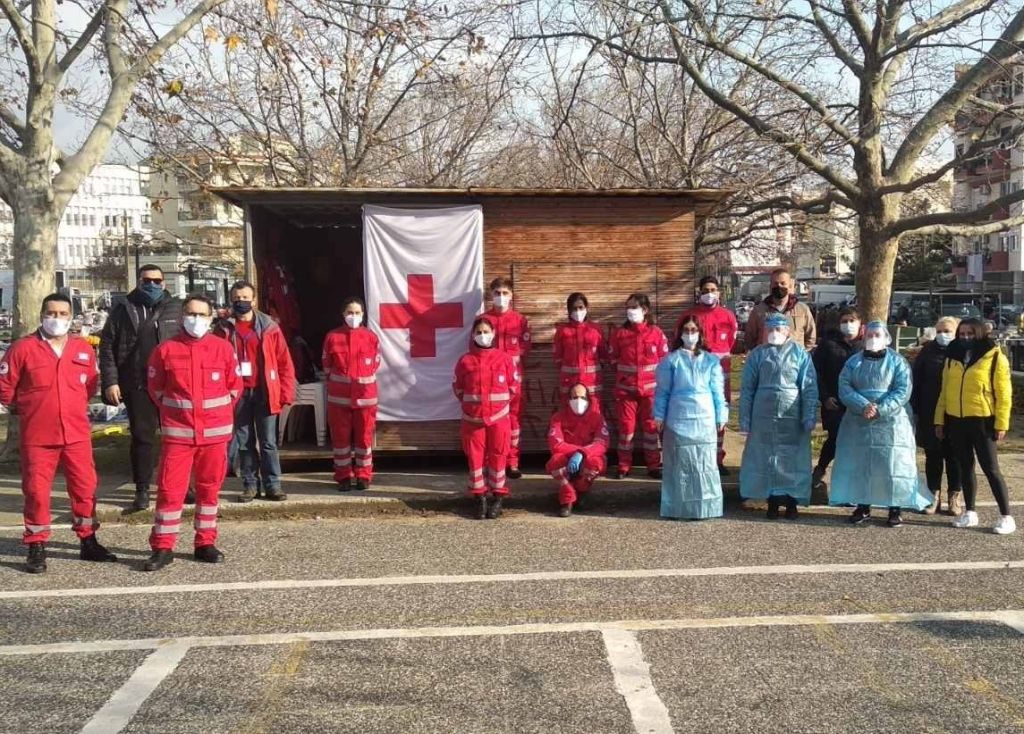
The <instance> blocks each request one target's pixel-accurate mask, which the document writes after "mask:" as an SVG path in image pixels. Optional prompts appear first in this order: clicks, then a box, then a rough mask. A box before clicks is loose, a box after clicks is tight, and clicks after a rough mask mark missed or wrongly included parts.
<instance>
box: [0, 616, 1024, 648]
mask: <svg viewBox="0 0 1024 734" xmlns="http://www.w3.org/2000/svg"><path fill="white" fill-rule="evenodd" d="M914 622H997V623H999V624H1006V625H1009V626H1011V627H1014V629H1017V627H1016V626H1015V625H1017V624H1020V625H1021V626H1022V627H1024V610H1019V609H1003V610H998V611H990V610H983V611H963V612H899V613H892V614H791V615H769V616H763V617H690V618H684V619H634V620H621V621H612V622H536V623H530V624H511V625H478V626H468V627H384V628H378V629H346V630H327V631H323V632H313V631H308V632H273V633H264V634H253V635H215V636H207V637H173V638H167V637H150V638H140V639H132V640H96V641H93V642H49V643H40V644H33V645H3V646H0V656H7V655H46V654H56V653H63V654H73V653H98V652H113V651H117V650H155V649H157V648H161V647H165V646H167V645H170V644H172V643H174V644H181V645H184V646H186V647H190V648H191V647H247V646H259V645H288V644H292V643H296V642H344V641H352V640H396V639H403V640H414V639H423V638H441V637H496V636H503V635H540V634H571V633H580V632H600V633H603V632H604V631H606V630H624V631H629V632H651V631H665V630H688V629H692V630H705V629H728V628H733V627H799V626H807V625H848V624H908V623H914Z"/></svg>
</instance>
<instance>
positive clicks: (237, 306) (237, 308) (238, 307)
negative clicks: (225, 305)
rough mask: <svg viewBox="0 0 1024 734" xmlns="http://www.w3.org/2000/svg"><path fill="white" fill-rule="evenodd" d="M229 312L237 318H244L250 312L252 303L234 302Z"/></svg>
mask: <svg viewBox="0 0 1024 734" xmlns="http://www.w3.org/2000/svg"><path fill="white" fill-rule="evenodd" d="M231 310H232V311H234V312H235V313H236V314H238V315H239V316H244V315H245V314H247V313H249V312H250V311H252V301H235V302H234V303H232V304H231Z"/></svg>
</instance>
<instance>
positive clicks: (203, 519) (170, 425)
mask: <svg viewBox="0 0 1024 734" xmlns="http://www.w3.org/2000/svg"><path fill="white" fill-rule="evenodd" d="M148 377H149V379H148V388H149V396H150V398H151V399H152V400H153V403H154V404H155V405H156V406H157V407H158V408H159V410H160V436H161V450H160V472H159V474H160V476H159V484H158V486H157V495H156V513H155V515H154V524H153V532H152V533H151V534H150V536H149V546H150V548H152V549H153V550H155V551H157V550H173V549H174V544H175V543H176V542H177V540H178V532H179V531H180V529H181V508H182V505H183V504H184V502H185V492H186V491H187V490H188V484H189V481H188V480H189V477H190V476H191V475H192V474H193V473H194V474H195V488H196V513H195V523H194V524H195V531H196V536H195V547H196V548H200V547H202V546H205V545H213V544H214V543H215V542H216V541H217V499H218V494H219V493H220V487H221V484H222V483H223V482H224V476H225V474H226V472H227V444H228V442H230V441H231V437H232V435H234V431H235V416H234V407H235V401H236V400H237V399H238V396H239V394H240V393H241V390H242V377H241V369H240V368H239V366H238V359H237V357H236V356H235V350H234V348H233V347H232V346H231V344H230V343H229V342H227V341H225V340H224V339H221V338H219V337H217V336H215V335H213V334H212V333H211V334H207V335H206V336H204V337H203V338H201V339H196V338H194V337H192V336H189V335H188V334H187V333H184V332H182V333H181V334H179V335H178V336H176V337H174V338H173V339H169V340H167V341H165V342H163V343H162V344H160V346H158V347H157V348H156V349H155V350H153V353H152V354H151V355H150V357H149V375H148Z"/></svg>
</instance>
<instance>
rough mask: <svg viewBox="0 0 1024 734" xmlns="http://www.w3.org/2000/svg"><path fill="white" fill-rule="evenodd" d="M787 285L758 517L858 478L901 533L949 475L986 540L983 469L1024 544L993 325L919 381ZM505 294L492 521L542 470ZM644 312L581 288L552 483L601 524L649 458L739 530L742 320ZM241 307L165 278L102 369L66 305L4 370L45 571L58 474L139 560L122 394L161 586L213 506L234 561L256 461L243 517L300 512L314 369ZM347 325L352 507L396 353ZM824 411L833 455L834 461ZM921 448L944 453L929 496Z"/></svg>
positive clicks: (483, 344) (755, 452)
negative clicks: (121, 470) (284, 434)
mask: <svg viewBox="0 0 1024 734" xmlns="http://www.w3.org/2000/svg"><path fill="white" fill-rule="evenodd" d="M771 284H772V289H771V293H770V295H769V296H768V297H767V298H765V299H764V301H763V302H762V303H760V304H758V305H757V306H756V307H755V308H754V309H753V310H752V312H751V314H750V317H749V319H748V321H747V324H746V328H745V335H744V336H745V344H746V349H747V351H748V355H747V357H746V361H745V363H744V366H743V371H742V379H741V383H740V384H741V389H740V397H739V405H738V410H739V429H740V432H741V433H742V434H744V435H745V436H746V443H745V448H744V451H743V457H742V461H741V467H740V476H739V481H740V492H741V494H742V497H743V499H744V501H745V502H751V501H765V502H766V503H767V508H768V509H767V513H768V517H769V518H777V517H779V516H780V514H783V513H784V515H785V517H787V518H795V517H797V516H798V513H799V510H798V508H799V507H800V506H806V505H808V504H809V503H810V501H811V497H812V492H814V491H815V490H817V491H818V492H819V493H821V494H822V495H823V494H824V492H825V491H826V489H828V488H827V487H826V485H825V476H826V472H827V470H828V468H829V466H830V464H833V463H834V468H833V471H832V483H831V488H830V491H829V493H828V495H829V496H828V501H829V502H830V503H831V504H833V505H837V506H852V507H853V508H854V509H853V512H852V514H851V515H850V516H849V520H850V522H852V523H863V522H865V521H867V520H868V519H869V517H870V515H871V512H872V508H882V509H883V510H885V511H887V513H888V516H887V519H886V522H887V524H888V525H889V526H892V527H895V526H899V525H901V524H902V522H903V520H902V514H901V513H902V511H903V510H905V509H912V510H916V511H924V512H935V511H938V510H939V509H940V495H941V489H942V476H943V474H945V475H946V482H947V492H948V505H947V506H948V508H949V510H950V511H951V512H952V513H953V514H955V515H956V518H955V520H954V523H953V524H954V525H955V526H957V527H971V526H975V525H977V524H978V516H977V513H976V511H975V501H976V487H975V481H974V462H975V460H976V459H977V461H978V462H979V463H980V464H981V468H982V470H983V472H984V473H985V476H986V477H987V479H988V481H989V484H990V485H991V488H992V491H993V494H994V495H995V498H996V501H997V504H998V506H999V515H1000V516H999V520H998V521H997V523H996V524H995V526H994V528H993V529H994V531H995V532H996V533H999V534H1006V533H1012V532H1013V531H1014V529H1015V524H1014V520H1013V517H1012V516H1011V514H1010V508H1009V503H1008V495H1007V489H1006V483H1005V481H1004V480H1003V477H1002V475H1001V474H1000V472H999V465H998V456H997V443H998V442H999V441H1000V440H1002V438H1003V437H1004V436H1005V434H1006V431H1007V430H1008V428H1009V417H1010V405H1011V402H1012V394H1011V384H1010V370H1009V364H1008V361H1007V359H1006V357H1005V355H1003V353H1002V351H1001V350H1000V348H999V347H998V346H997V345H996V344H995V343H994V342H992V340H991V338H990V337H989V336H988V335H987V332H986V330H985V327H984V324H983V323H982V322H981V321H979V320H976V319H965V320H963V321H961V322H957V320H956V319H951V318H944V319H940V320H939V322H938V323H937V324H936V328H935V331H936V336H935V339H934V340H933V341H931V342H929V343H928V344H926V345H925V346H924V348H923V349H922V350H921V352H920V354H919V355H917V357H916V359H915V360H914V364H913V366H911V365H910V364H909V363H908V362H907V360H906V359H905V358H904V357H902V356H901V355H900V354H899V353H898V352H897V351H896V350H894V349H893V348H892V339H891V336H890V334H889V331H888V328H887V326H886V324H885V323H883V322H880V321H869V322H867V323H864V322H863V320H862V318H861V316H860V314H859V313H858V312H857V310H856V309H855V308H850V307H847V308H844V309H842V310H841V311H840V312H839V314H838V322H837V325H836V326H835V327H834V328H830V329H828V330H827V331H826V333H825V334H824V335H823V339H822V340H821V342H820V343H818V340H817V331H816V327H815V323H814V318H813V316H812V314H811V312H810V310H809V309H808V308H807V306H806V305H805V304H803V303H801V302H800V301H799V300H798V299H797V297H796V295H795V292H794V291H795V287H794V286H795V282H794V280H793V278H792V276H791V274H790V273H789V272H788V271H786V270H784V269H779V270H777V271H775V272H774V273H773V274H772V280H771ZM488 290H489V297H490V307H489V309H488V310H487V311H486V312H485V313H483V314H481V315H480V316H478V317H477V318H476V319H475V320H474V322H473V325H472V341H471V344H470V345H469V348H468V351H467V352H466V354H464V355H463V356H462V357H461V358H460V359H459V360H458V362H457V364H456V367H455V373H454V376H453V384H452V387H453V391H454V394H455V397H456V398H457V399H458V400H459V402H460V404H461V407H462V424H461V429H460V437H461V444H462V448H463V451H464V453H465V456H466V459H467V463H468V468H469V474H468V487H467V488H468V492H469V494H470V496H471V497H472V498H473V501H474V512H475V514H476V516H477V517H479V518H480V519H486V518H490V519H496V518H498V517H499V516H500V515H501V512H502V503H503V500H504V498H505V497H506V496H507V495H508V493H509V485H508V480H509V479H517V478H519V477H520V476H521V475H522V471H521V466H520V439H521V422H520V418H521V415H522V410H523V399H522V390H521V385H522V384H523V379H524V375H523V370H524V363H525V358H526V356H527V354H528V353H529V350H530V348H531V346H532V342H533V339H532V335H531V332H530V327H529V323H528V321H527V319H526V317H525V316H523V315H522V314H521V313H519V312H518V311H516V310H515V309H514V308H513V299H514V292H513V283H512V282H511V281H510V280H508V279H505V278H498V279H496V280H494V281H493V282H492V283H491V284H490V286H489V289H488ZM623 305H624V314H623V317H624V318H623V321H622V323H621V325H619V326H617V327H615V328H614V329H612V330H611V332H610V333H608V334H606V332H605V330H604V329H602V328H601V327H600V326H599V325H598V324H596V323H594V322H593V321H591V319H590V316H589V302H588V299H587V297H586V295H584V294H583V293H572V294H571V295H569V297H568V298H567V299H566V317H567V318H566V321H565V322H564V323H560V324H558V325H557V326H556V328H555V332H554V338H553V354H552V358H553V361H554V365H555V367H556V368H557V371H558V379H559V387H560V394H561V396H562V403H561V406H560V407H559V409H558V410H557V411H556V412H555V413H554V415H553V416H552V417H551V420H550V425H549V428H548V433H547V441H548V446H549V449H550V459H549V461H548V462H547V464H546V470H547V472H548V473H550V475H551V476H552V477H553V479H554V481H555V483H556V485H557V496H558V503H559V507H560V514H561V515H562V516H563V517H567V516H569V515H570V514H572V512H573V511H574V509H578V508H579V505H580V502H581V501H582V500H583V499H584V498H585V497H586V495H587V493H588V492H589V491H591V489H592V487H593V485H594V482H595V481H596V480H597V479H598V478H599V477H601V476H602V475H604V474H605V473H606V472H607V473H608V474H609V475H610V476H611V477H614V478H617V479H621V478H623V477H626V476H627V475H628V474H629V473H630V472H631V471H632V462H633V454H634V449H635V448H636V447H637V444H639V448H640V449H641V451H642V454H643V458H644V464H645V465H646V470H647V474H648V475H649V476H651V477H654V478H658V479H660V480H661V487H662V498H661V514H662V516H664V517H667V518H674V519H689V520H700V519H706V518H712V517H718V516H721V515H722V512H723V502H722V482H721V476H722V475H723V474H725V473H727V469H726V468H725V466H724V460H725V451H724V446H723V437H724V433H725V430H726V425H727V424H728V421H729V410H730V402H731V394H730V393H731V391H730V382H731V380H730V374H731V358H732V357H731V355H732V354H733V352H734V351H736V337H737V333H738V327H737V322H736V318H735V315H734V314H733V313H732V312H731V311H730V310H729V309H728V308H726V307H725V306H724V305H722V304H721V302H720V294H719V284H718V281H717V280H716V279H715V278H713V277H706V278H703V279H702V280H701V281H700V284H699V293H698V295H697V298H696V299H695V303H694V304H693V306H692V307H690V308H688V309H687V310H686V311H685V312H684V313H683V314H681V315H680V317H679V319H678V321H677V322H676V325H675V328H674V330H673V333H672V337H671V339H669V338H668V337H667V336H666V335H665V333H664V332H663V331H662V330H661V329H660V328H659V327H658V326H657V325H656V324H655V321H654V313H653V309H652V306H651V301H650V299H649V298H648V296H647V295H646V294H642V293H636V294H633V295H631V296H630V297H629V298H628V299H627V300H626V302H625V303H624V304H623ZM231 309H232V310H231V314H230V315H229V316H227V317H226V318H222V319H219V320H216V321H215V318H214V309H213V306H212V304H211V303H210V301H209V300H207V299H206V298H205V297H202V296H188V297H186V298H185V299H183V300H178V299H175V298H173V297H172V296H171V295H170V294H169V293H168V292H167V291H166V290H165V289H164V282H163V273H162V272H161V271H160V269H159V268H157V267H155V266H148V265H147V266H144V267H143V268H142V269H141V270H140V272H139V286H138V287H137V288H136V289H135V290H133V291H132V292H131V293H130V294H129V296H128V298H127V301H126V303H124V304H120V305H119V306H117V307H115V308H114V309H113V311H112V312H111V314H110V317H109V319H108V320H107V321H106V323H105V325H104V327H103V331H102V336H101V341H100V345H99V357H98V360H97V356H96V353H95V351H94V350H93V349H92V347H91V346H90V345H89V344H88V343H87V342H86V341H84V340H83V339H81V338H80V337H78V336H74V335H72V334H69V329H70V324H71V314H72V304H71V301H70V299H69V298H68V297H67V296H64V295H61V294H52V295H50V296H47V297H46V299H45V300H44V302H43V304H42V309H41V314H40V322H41V323H40V328H39V330H38V331H37V332H35V333H34V334H31V335H29V336H26V337H24V338H22V339H20V340H18V341H17V342H15V344H13V345H12V347H11V349H10V350H9V351H8V352H7V354H6V355H5V356H4V358H3V360H2V361H0V403H3V404H4V405H7V406H10V407H11V408H12V409H13V410H14V411H16V412H17V414H18V415H19V417H20V419H21V424H22V431H21V450H22V461H23V492H24V496H25V508H24V518H25V520H24V522H25V533H24V542H25V543H26V544H27V546H28V557H27V564H26V568H27V570H28V571H30V572H33V573H40V572H43V571H45V570H46V552H45V544H46V542H47V540H48V539H49V537H50V532H51V528H50V489H51V485H52V481H53V478H54V476H55V472H56V469H57V466H58V464H63V466H64V471H65V474H66V476H67V487H68V493H69V495H70V496H71V501H72V516H73V520H72V525H73V528H74V530H75V532H76V533H77V535H78V537H79V538H80V539H81V557H82V558H83V559H84V560H90V561H112V560H115V559H114V556H113V554H111V553H110V552H109V551H108V550H107V549H106V548H104V547H103V546H102V545H100V544H99V542H98V541H97V539H96V529H97V527H98V524H97V522H96V517H95V503H96V496H95V495H96V485H97V477H96V471H95V465H94V461H93V455H92V445H91V433H90V428H89V423H88V419H87V417H86V406H87V404H88V402H89V400H90V398H91V397H92V396H93V394H94V393H95V390H96V388H97V386H98V384H99V386H101V389H102V394H103V397H104V400H105V401H106V402H108V403H110V404H119V403H122V402H123V403H124V405H125V406H126V408H127V413H128V418H129V424H130V428H131V447H130V452H129V453H130V464H131V473H132V478H133V481H134V483H135V497H134V500H133V505H132V508H133V509H135V510H143V509H146V508H148V507H149V505H150V496H149V495H150V488H151V485H152V482H153V473H154V453H155V441H156V433H157V430H159V432H160V436H161V450H160V455H161V459H160V464H159V469H158V472H157V481H156V485H157V497H156V507H155V514H154V524H153V529H152V532H151V535H150V548H151V556H150V558H149V559H148V560H147V561H146V562H145V564H144V569H145V570H147V571H155V570H158V569H161V568H163V567H165V566H167V565H168V564H169V563H170V562H171V561H172V559H173V555H172V551H173V549H174V546H175V543H176V540H177V536H178V534H179V532H180V529H181V519H182V511H183V506H184V505H185V504H186V503H187V502H194V503H195V513H194V521H193V522H194V527H195V540H194V556H195V558H196V560H199V561H203V562H210V563H216V562H219V561H221V560H223V554H222V553H221V552H220V550H218V549H217V547H216V545H215V542H216V539H217V508H218V502H219V494H220V490H221V487H222V485H223V482H224V479H225V476H226V474H227V471H228V467H229V465H230V464H232V463H233V461H234V457H235V456H236V455H237V457H238V459H239V462H240V473H241V478H242V492H241V493H240V495H239V497H238V499H239V501H242V502H248V501H251V500H253V499H255V498H256V497H259V496H262V497H265V498H266V499H269V500H278V501H279V500H283V499H285V495H284V492H283V491H282V487H281V465H280V458H279V456H278V448H277V418H278V415H279V414H280V412H281V410H282V409H283V408H284V407H286V406H288V405H289V404H291V403H292V402H293V401H294V399H295V390H296V378H295V368H294V364H293V361H292V357H291V354H290V353H289V349H288V345H287V343H286V340H285V338H284V335H283V332H282V330H281V328H280V326H279V325H278V324H277V323H276V322H275V320H274V319H273V318H271V317H270V316H268V315H267V314H264V313H263V312H261V311H259V310H258V304H257V299H256V289H255V287H254V286H253V285H252V284H251V283H248V282H244V281H240V282H238V283H236V284H235V285H234V286H233V287H232V289H231ZM341 318H342V324H341V325H340V326H339V327H338V328H336V329H334V330H332V331H331V332H329V333H328V334H327V336H326V338H325V340H324V344H323V357H322V364H323V369H324V373H325V379H326V389H327V408H328V422H329V426H330V433H331V441H332V448H333V463H334V478H335V480H336V482H337V487H338V489H339V490H340V491H343V492H346V491H351V490H356V491H360V490H365V489H367V488H368V487H369V486H370V484H371V482H372V479H373V449H372V447H373V439H374V432H375V428H376V417H377V403H378V394H377V384H376V375H377V370H378V368H379V367H380V364H381V352H380V346H379V343H378V340H377V337H376V336H375V334H374V333H373V331H372V330H370V329H369V328H368V327H367V324H366V314H365V307H364V304H363V303H362V301H361V300H360V299H358V298H354V297H353V298H348V299H346V300H345V301H344V303H343V306H342V313H341ZM605 369H610V370H612V371H614V388H613V396H612V399H613V403H614V416H615V423H616V433H617V443H616V446H615V449H616V451H615V453H614V457H615V465H614V466H613V467H612V469H611V471H610V472H608V471H607V468H606V465H605V464H606V458H607V456H608V451H609V448H610V446H609V441H610V431H609V429H608V426H607V424H606V421H605V418H604V416H603V414H602V410H601V402H602V399H603V396H602V395H601V386H602V384H603V380H602V374H603V370H605ZM819 411H820V413H819ZM819 415H820V419H821V423H822V425H823V427H824V429H825V431H826V433H827V439H826V440H825V443H824V445H823V447H822V450H821V452H820V455H819V458H818V462H817V464H816V465H813V466H812V452H811V435H812V431H813V430H814V428H815V426H816V425H817V423H818V420H819ZM917 446H920V447H922V448H923V449H924V451H925V457H926V472H925V476H926V481H924V482H922V481H921V480H920V479H919V475H918V471H917V458H916V448H917ZM189 495H193V496H191V497H190V496H189Z"/></svg>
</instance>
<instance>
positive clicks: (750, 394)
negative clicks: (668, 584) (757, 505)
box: [740, 314, 818, 519]
mask: <svg viewBox="0 0 1024 734" xmlns="http://www.w3.org/2000/svg"><path fill="white" fill-rule="evenodd" d="M764 330H765V343H763V344H761V345H760V346H759V347H757V348H755V349H754V351H752V352H751V353H750V354H749V355H748V357H747V363H746V364H745V365H744V367H743V381H742V384H741V388H740V432H741V433H745V434H747V443H746V446H744V448H743V461H742V463H741V464H740V494H741V495H742V496H743V497H744V498H747V499H767V500H768V517H769V519H775V518H777V517H778V516H779V507H780V506H781V505H782V504H785V505H786V517H787V518H788V519H795V518H796V516H797V505H798V504H802V505H807V504H808V503H809V502H810V499H811V431H812V430H813V429H814V425H815V423H816V422H817V412H818V381H817V375H816V374H815V371H814V364H813V363H812V362H811V357H810V355H809V354H808V353H807V352H806V351H805V350H804V348H803V347H801V346H800V345H799V344H797V343H796V342H794V341H793V340H792V339H791V338H790V334H789V331H790V324H789V319H787V318H786V317H785V315H783V314H772V315H771V316H769V317H768V318H767V319H766V320H765V324H764Z"/></svg>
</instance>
